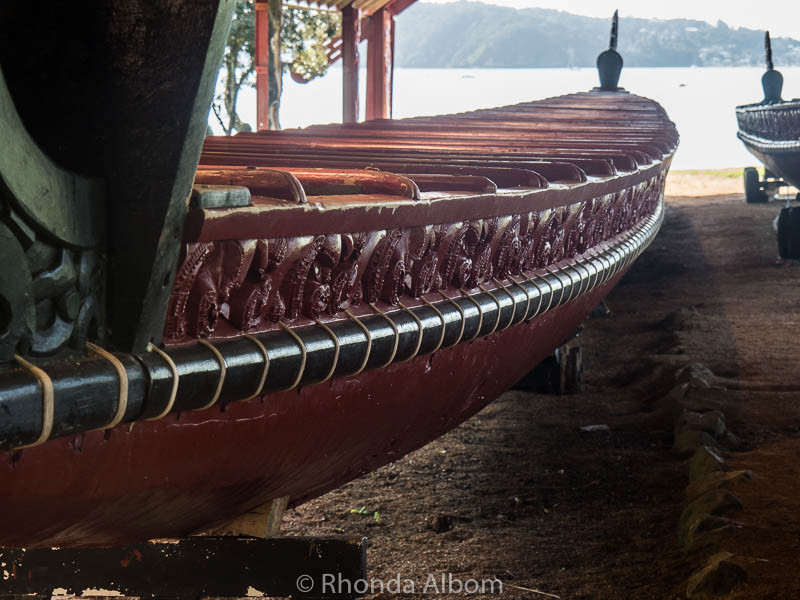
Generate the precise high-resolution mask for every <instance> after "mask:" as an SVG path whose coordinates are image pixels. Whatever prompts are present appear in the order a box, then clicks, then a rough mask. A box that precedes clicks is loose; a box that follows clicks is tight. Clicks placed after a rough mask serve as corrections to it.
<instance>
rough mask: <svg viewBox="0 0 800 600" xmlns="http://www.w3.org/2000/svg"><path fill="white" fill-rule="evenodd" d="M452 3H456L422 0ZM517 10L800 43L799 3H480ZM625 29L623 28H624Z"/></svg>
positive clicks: (713, 0)
mask: <svg viewBox="0 0 800 600" xmlns="http://www.w3.org/2000/svg"><path fill="white" fill-rule="evenodd" d="M422 1H424V2H449V1H454V0H422ZM481 1H482V2H485V3H487V4H502V5H503V6H511V7H514V8H530V7H540V8H555V9H558V10H563V11H566V12H571V13H575V14H578V15H587V16H590V17H610V16H611V15H612V14H613V13H614V9H615V8H618V9H619V13H620V17H625V16H629V17H648V18H657V19H676V18H685V19H698V20H703V21H708V22H709V23H716V22H717V20H719V19H722V20H723V21H725V22H726V23H727V24H728V25H730V26H731V27H747V28H750V29H769V31H770V33H771V34H772V35H774V36H776V37H777V36H786V37H792V38H795V39H800V0H762V1H760V2H756V1H754V0H667V1H664V0H660V1H658V2H654V1H652V0H647V1H643V0H614V1H610V0H561V1H558V0H481ZM623 26H624V25H623Z"/></svg>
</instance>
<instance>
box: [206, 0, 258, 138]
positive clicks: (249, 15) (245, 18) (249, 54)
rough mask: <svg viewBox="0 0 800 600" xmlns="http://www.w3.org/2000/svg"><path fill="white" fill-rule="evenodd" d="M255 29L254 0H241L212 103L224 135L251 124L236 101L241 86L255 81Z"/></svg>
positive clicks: (250, 84) (245, 128)
mask: <svg viewBox="0 0 800 600" xmlns="http://www.w3.org/2000/svg"><path fill="white" fill-rule="evenodd" d="M255 33H256V27H255V8H254V6H253V2H252V0H238V1H237V2H236V6H235V7H234V9H233V21H231V32H230V34H228V44H227V46H226V47H225V54H224V56H223V57H222V67H221V68H220V82H221V84H222V90H223V91H222V92H221V93H219V94H217V96H216V97H215V98H214V102H213V103H212V105H211V108H212V110H213V111H214V115H215V116H216V117H217V120H218V121H219V124H220V125H221V126H222V129H223V130H224V131H225V135H231V134H232V133H233V132H234V131H246V130H249V129H250V125H249V124H247V123H245V122H243V121H242V120H241V119H240V118H239V115H238V113H237V112H236V104H237V101H238V99H239V91H240V90H241V89H242V87H243V86H246V85H249V86H253V85H254V84H255V71H256V66H255V58H254V57H255Z"/></svg>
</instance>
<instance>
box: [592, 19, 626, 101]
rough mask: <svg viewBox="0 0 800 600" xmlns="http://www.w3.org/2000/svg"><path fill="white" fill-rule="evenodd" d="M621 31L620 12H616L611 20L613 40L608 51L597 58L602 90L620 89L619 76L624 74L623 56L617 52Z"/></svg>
mask: <svg viewBox="0 0 800 600" xmlns="http://www.w3.org/2000/svg"><path fill="white" fill-rule="evenodd" d="M618 31H619V11H616V10H615V11H614V18H613V19H612V20H611V40H610V41H609V44H608V50H606V51H605V52H602V53H600V56H598V57H597V70H598V72H599V73H600V89H601V90H604V91H616V90H618V89H619V87H618V84H619V76H620V73H622V56H620V54H619V52H617V33H618Z"/></svg>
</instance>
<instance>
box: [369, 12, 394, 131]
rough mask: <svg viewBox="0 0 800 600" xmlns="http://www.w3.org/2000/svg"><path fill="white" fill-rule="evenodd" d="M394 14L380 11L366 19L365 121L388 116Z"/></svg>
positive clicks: (390, 93) (389, 110)
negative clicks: (367, 32) (367, 39)
mask: <svg viewBox="0 0 800 600" xmlns="http://www.w3.org/2000/svg"><path fill="white" fill-rule="evenodd" d="M393 34H394V14H393V13H392V12H391V11H390V10H387V9H386V8H382V9H381V10H379V11H378V12H376V13H375V14H373V15H372V17H370V26H369V42H368V49H367V103H366V104H367V115H366V118H367V120H369V119H390V118H391V117H392V75H393V65H394V60H393V52H392V50H393V48H394V35H393Z"/></svg>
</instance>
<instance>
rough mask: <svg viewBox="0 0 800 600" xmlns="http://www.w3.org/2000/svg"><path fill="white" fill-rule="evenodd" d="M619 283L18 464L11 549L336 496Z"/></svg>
mask: <svg viewBox="0 0 800 600" xmlns="http://www.w3.org/2000/svg"><path fill="white" fill-rule="evenodd" d="M618 278H619V276H617V277H616V278H614V279H612V280H610V281H608V282H606V283H605V284H603V285H602V286H599V287H598V288H596V289H595V290H593V291H592V292H590V293H588V294H585V295H583V296H581V297H580V298H577V299H576V300H575V301H573V302H571V303H569V304H566V305H564V306H561V307H560V308H558V309H556V310H553V311H550V312H548V313H546V314H543V315H541V316H539V317H537V318H535V319H533V320H532V321H531V322H530V323H528V324H519V325H517V326H514V327H512V328H510V329H507V330H505V331H501V332H497V333H495V334H492V335H490V336H488V337H486V338H483V339H478V340H475V341H473V342H471V343H466V344H459V345H457V346H455V347H452V348H446V349H443V350H439V351H438V352H436V353H435V354H433V355H429V356H422V357H418V358H416V359H414V360H413V361H411V362H408V363H403V364H395V365H392V366H390V367H388V368H386V369H383V370H373V371H369V372H364V373H362V374H361V375H360V376H358V377H357V378H350V377H344V378H341V379H337V380H333V381H331V382H328V383H324V384H321V385H312V386H308V387H305V388H302V389H299V390H294V391H291V392H285V393H278V394H271V395H268V396H265V397H263V398H262V399H261V400H258V399H257V400H251V401H248V402H238V403H233V404H231V405H229V406H228V407H227V408H226V409H225V410H224V411H221V410H220V408H216V407H215V408H212V409H209V410H206V411H202V412H188V413H181V414H179V415H170V416H169V417H167V418H165V419H163V420H161V421H154V422H147V421H145V422H141V423H137V424H136V425H135V427H133V429H132V430H129V429H128V426H127V425H123V426H120V427H118V428H116V429H115V430H114V431H113V432H112V433H111V435H110V437H109V438H108V439H107V440H106V439H104V433H103V432H102V431H97V432H90V433H87V434H82V435H79V436H77V437H73V438H70V437H67V438H61V439H56V440H52V441H51V442H49V443H48V444H46V445H44V446H41V447H38V448H32V449H29V450H25V451H23V452H22V454H21V456H20V457H19V460H17V461H16V462H12V460H11V456H8V457H7V460H5V461H4V463H3V465H2V467H0V487H1V488H2V489H3V490H4V493H3V494H2V495H0V545H5V546H27V547H35V546H52V545H61V546H67V545H87V544H94V545H102V544H117V543H123V542H130V541H133V540H139V539H143V538H150V537H168V536H180V535H184V534H188V533H191V532H193V531H196V530H197V529H199V528H201V527H206V526H208V525H209V524H210V523H222V522H225V521H227V520H230V519H231V518H233V517H235V516H237V515H239V514H241V513H242V512H245V511H247V510H249V509H251V508H253V507H255V506H258V505H260V504H262V503H264V502H265V501H267V500H269V499H271V498H277V497H282V496H287V495H288V496H290V497H291V499H292V500H291V501H292V502H293V503H295V504H297V503H300V502H302V501H303V500H305V499H308V498H310V497H314V496H317V495H319V494H322V493H324V492H326V491H328V490H330V489H333V488H335V487H337V486H339V485H341V484H342V483H344V482H346V481H348V480H350V479H353V478H354V477H356V476H358V475H360V474H362V473H366V472H368V471H370V470H372V469H375V468H377V467H379V466H380V465H382V464H385V463H387V462H389V461H392V460H394V459H396V458H398V457H400V456H402V455H403V454H405V453H407V452H409V451H411V450H414V449H416V448H419V447H420V446H422V445H424V444H425V443H427V442H428V441H429V440H431V439H433V438H434V437H436V436H438V435H441V434H442V433H444V432H446V431H448V430H449V429H452V428H453V427H455V426H456V425H458V424H459V423H461V422H462V421H464V420H465V419H467V418H469V417H470V416H471V415H473V414H475V413H476V412H477V411H479V410H480V409H481V408H483V407H484V406H485V405H486V404H488V403H489V402H490V401H492V400H494V399H495V398H496V397H497V396H498V395H499V394H501V393H502V392H503V391H504V390H506V389H507V388H508V387H509V386H510V385H512V384H513V383H514V382H515V381H517V380H518V379H520V378H521V377H522V376H523V375H525V373H527V372H528V371H529V370H530V368H531V367H532V366H533V365H535V364H536V363H537V362H538V361H540V360H541V359H542V358H544V357H545V356H547V355H548V354H549V353H551V352H552V349H553V348H554V347H555V346H557V345H558V344H560V343H561V342H562V341H564V340H565V339H566V338H567V337H568V336H570V335H571V334H572V333H573V332H574V331H575V330H576V328H577V327H578V325H579V324H580V323H581V321H583V320H584V319H585V318H586V316H587V315H588V314H589V312H590V311H591V310H592V309H593V308H594V306H596V304H597V303H598V301H599V300H600V299H601V298H602V297H603V296H604V295H605V294H606V293H607V292H608V291H609V290H610V289H611V288H612V287H613V285H614V283H616V281H617V280H618ZM487 357H491V360H487ZM42 482H47V485H46V487H44V486H43V485H42ZM45 523H46V525H45Z"/></svg>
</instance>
